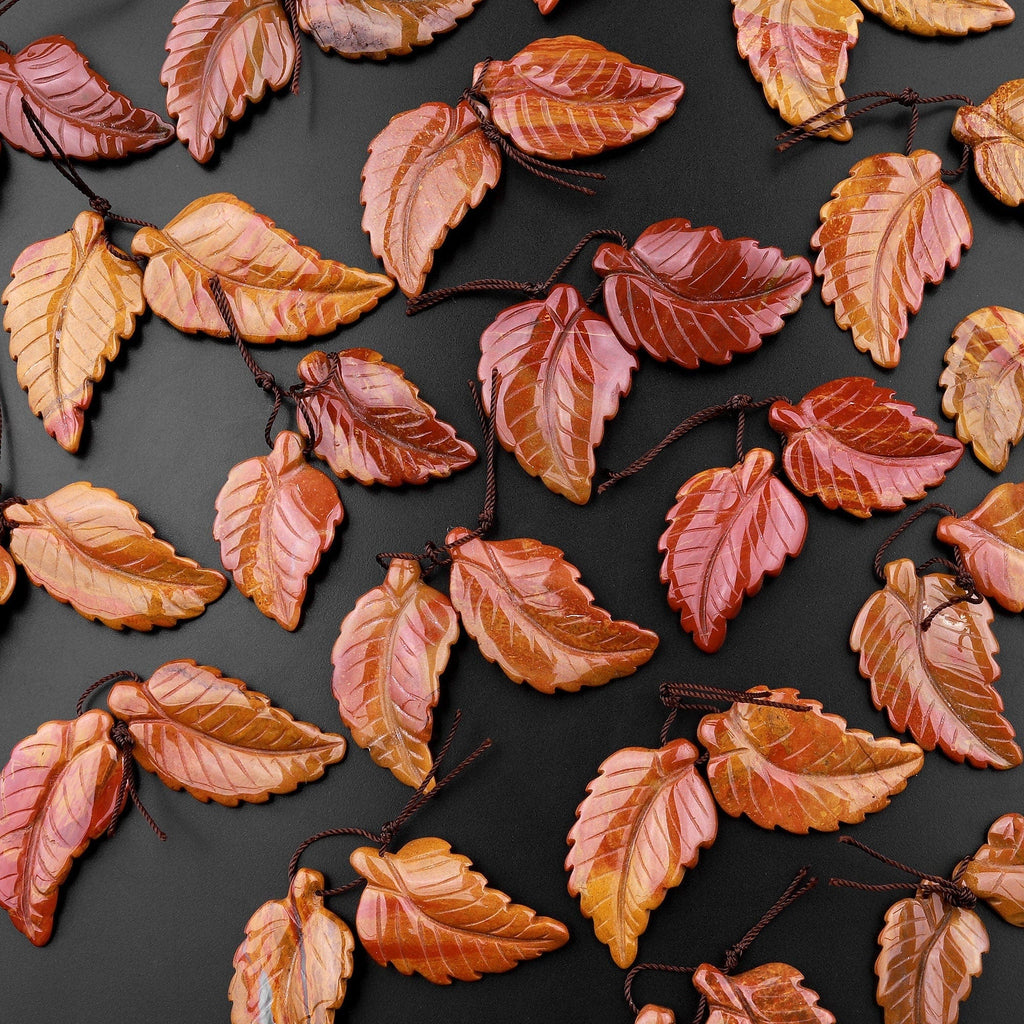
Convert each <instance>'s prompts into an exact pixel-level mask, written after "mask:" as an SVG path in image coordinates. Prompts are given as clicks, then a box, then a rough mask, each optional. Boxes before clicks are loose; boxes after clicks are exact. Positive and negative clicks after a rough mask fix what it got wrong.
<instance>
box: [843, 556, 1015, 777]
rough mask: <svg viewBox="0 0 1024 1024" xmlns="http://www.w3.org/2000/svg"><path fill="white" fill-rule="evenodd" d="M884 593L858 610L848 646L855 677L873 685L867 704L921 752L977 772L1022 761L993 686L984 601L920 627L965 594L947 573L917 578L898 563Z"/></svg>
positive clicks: (992, 641)
mask: <svg viewBox="0 0 1024 1024" xmlns="http://www.w3.org/2000/svg"><path fill="white" fill-rule="evenodd" d="M885 578H886V584H885V589H884V590H879V591H876V592H875V593H874V594H872V595H871V597H870V598H868V601H867V603H866V604H865V605H864V607H863V608H862V609H861V610H860V614H859V615H858V616H857V620H856V622H854V624H853V632H852V633H851V634H850V646H851V647H852V648H853V649H854V650H855V651H859V652H860V673H861V675H862V676H864V678H865V679H870V680H871V699H872V701H873V702H874V705H875V707H876V708H878V709H879V710H882V708H885V710H886V711H887V712H888V714H889V721H890V722H891V723H892V727H893V728H894V729H898V730H899V731H900V732H904V731H909V732H910V735H911V736H913V737H914V739H915V740H916V741H917V743H918V744H919V745H920V746H922V747H924V749H925V750H934V749H935V747H939V748H940V749H941V750H942V751H943V752H944V753H945V754H947V755H948V756H949V757H951V758H952V759H953V760H954V761H957V762H961V761H963V760H964V758H967V760H968V761H969V762H970V763H971V764H972V765H974V766H975V767H976V768H986V767H991V768H1013V767H1014V766H1015V765H1018V764H1020V763H1021V751H1020V747H1018V746H1017V744H1016V743H1014V742H1013V735H1014V732H1013V726H1012V725H1010V723H1009V722H1008V721H1007V720H1006V719H1005V718H1003V716H1002V715H1001V714H1000V712H1001V711H1002V710H1003V700H1002V698H1001V697H1000V696H999V694H998V692H997V691H996V689H995V687H994V686H993V685H992V684H993V683H994V682H995V681H996V680H997V679H998V678H999V666H998V665H997V664H996V659H995V655H996V653H997V652H998V650H999V643H998V641H997V640H996V638H995V635H994V634H993V633H992V629H991V627H990V623H991V622H992V609H991V607H990V606H989V603H988V602H987V601H982V603H981V604H968V603H967V602H966V601H964V602H961V603H958V604H954V605H951V606H950V607H948V608H945V609H943V610H942V611H941V612H939V614H938V615H936V616H935V618H934V619H932V620H931V623H930V624H929V627H928V629H927V630H923V629H922V628H921V623H922V622H923V621H924V620H925V619H926V617H927V616H928V615H929V613H930V612H931V611H932V609H933V608H935V607H937V606H938V605H940V604H945V602H946V601H949V600H952V599H953V598H956V597H961V596H962V595H963V591H962V590H960V588H959V587H958V586H957V585H956V577H955V576H951V575H948V574H946V573H929V574H928V575H926V576H918V575H917V571H916V569H915V568H914V563H913V562H911V561H910V560H909V559H906V558H901V559H898V560H897V561H895V562H889V564H888V565H886V567H885Z"/></svg>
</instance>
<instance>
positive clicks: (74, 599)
mask: <svg viewBox="0 0 1024 1024" xmlns="http://www.w3.org/2000/svg"><path fill="white" fill-rule="evenodd" d="M4 515H5V516H6V518H7V520H8V522H9V523H10V524H11V526H12V527H13V528H14V529H13V530H12V532H11V540H10V550H11V554H12V555H13V556H14V559H15V561H17V562H18V563H19V564H20V565H21V566H22V567H23V568H24V569H25V572H26V573H28V578H29V579H30V580H31V581H32V582H33V583H34V584H35V585H36V586H37V587H44V588H45V589H46V590H47V592H48V593H49V594H50V595H51V597H55V598H56V599H57V600H58V601H60V602H61V603H63V604H70V605H71V607H72V608H74V609H75V611H76V612H78V613H79V614H80V615H84V616H85V618H87V619H99V621H100V622H102V623H103V624H104V625H106V626H110V628H111V629H123V628H124V627H125V626H127V627H129V628H130V629H138V630H142V631H143V632H148V631H149V630H151V629H152V628H153V627H154V626H173V625H174V624H175V623H176V622H178V621H179V620H181V619H191V618H194V617H195V616H196V615H201V614H202V613H203V611H204V610H205V608H206V606H207V605H208V604H210V603H211V602H212V601H216V600H217V598H218V597H220V595H221V594H223V593H224V588H225V587H226V586H227V580H226V579H225V578H224V577H223V576H222V575H221V574H220V573H219V572H217V571H215V570H214V569H204V568H202V566H200V565H199V564H198V563H197V562H194V561H193V560H192V559H191V558H185V557H184V556H183V555H179V554H176V553H175V551H174V548H172V547H171V545H170V544H168V543H167V541H164V540H160V538H159V537H157V536H155V531H154V529H153V527H152V526H150V525H149V524H148V523H145V522H143V521H142V520H141V519H140V518H139V513H138V510H137V509H136V508H135V507H134V506H133V505H129V504H128V502H127V501H122V500H121V499H120V498H119V497H118V496H117V495H116V494H115V493H114V492H113V491H110V490H107V489H106V488H104V487H93V486H92V484H90V483H88V482H86V481H79V482H78V483H73V484H68V485H67V486H66V487H62V488H61V489H60V490H59V491H55V492H54V493H53V494H51V495H50V496H49V497H47V498H38V499H35V500H34V501H27V502H25V504H23V505H11V506H9V507H8V508H7V509H6V511H5V512H4Z"/></svg>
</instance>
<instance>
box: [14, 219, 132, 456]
mask: <svg viewBox="0 0 1024 1024" xmlns="http://www.w3.org/2000/svg"><path fill="white" fill-rule="evenodd" d="M11 276H12V277H13V278H14V280H13V281H12V282H11V283H10V284H9V285H8V286H7V288H6V289H4V293H3V301H4V302H5V303H6V304H7V311H6V312H5V313H4V327H5V328H7V330H9V331H10V332H11V358H12V359H15V360H17V363H18V383H19V384H21V386H22V387H23V388H24V389H25V390H26V391H27V392H28V404H29V407H30V408H31V409H32V411H33V412H34V413H35V414H36V415H37V416H41V417H42V418H43V426H44V427H45V428H46V432H47V433H48V434H49V435H50V436H51V437H52V438H54V439H55V440H56V441H57V443H58V444H60V445H61V447H62V448H65V449H67V451H69V452H76V451H78V445H79V442H80V441H81V438H82V426H83V423H84V420H85V415H84V414H85V410H86V409H87V408H88V407H89V403H90V402H91V401H92V385H93V382H94V381H98V380H99V379H100V378H101V377H102V376H103V371H104V369H105V368H106V364H107V361H108V360H110V359H114V358H116V357H117V353H118V351H119V349H120V347H121V339H122V338H130V337H131V336H132V333H133V332H134V330H135V317H136V316H138V315H140V314H141V313H143V312H144V311H145V309H146V304H145V302H144V301H143V298H142V271H141V270H140V269H139V268H138V267H137V266H136V265H135V263H133V262H132V261H131V260H126V259H123V258H119V257H117V256H115V255H114V254H113V253H112V252H111V251H110V250H109V249H108V248H107V235H106V231H105V230H104V223H103V218H102V217H101V216H100V215H99V214H98V213H94V212H93V211H91V210H87V211H85V212H84V213H80V214H79V215H78V216H77V217H76V218H75V223H74V226H73V227H72V228H71V230H70V231H66V232H65V233H64V234H62V235H58V236H57V237H56V238H47V239H44V240H43V241H41V242H36V243H35V244H34V245H30V246H29V247H28V248H27V249H25V250H24V252H22V254H21V255H20V256H19V257H18V258H17V260H15V262H14V266H13V267H12V268H11Z"/></svg>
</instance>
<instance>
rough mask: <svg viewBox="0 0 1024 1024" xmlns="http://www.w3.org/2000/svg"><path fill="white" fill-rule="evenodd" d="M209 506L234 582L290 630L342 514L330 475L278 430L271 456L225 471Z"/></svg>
mask: <svg viewBox="0 0 1024 1024" xmlns="http://www.w3.org/2000/svg"><path fill="white" fill-rule="evenodd" d="M216 505H217V518H216V519H214V521H213V536H214V539H215V540H218V541H220V558H221V561H222V562H223V563H224V568H225V569H227V570H228V571H229V572H231V573H233V575H234V579H235V586H237V587H238V589H239V590H240V591H241V592H242V593H243V594H245V596H246V597H251V598H252V599H253V600H254V601H255V602H256V607H257V608H259V610H260V611H261V612H263V614H264V615H267V616H269V617H270V618H272V619H276V620H277V622H279V623H280V624H281V625H282V626H284V628H285V629H289V630H291V629H295V628H296V627H297V626H298V624H299V616H300V615H301V614H302V602H303V600H304V599H305V596H306V580H307V579H308V577H309V575H310V573H312V572H313V570H314V569H315V568H316V567H317V564H318V563H319V561H320V555H321V554H323V553H324V552H325V551H327V550H328V548H330V546H331V542H332V541H333V540H334V529H335V527H336V526H337V525H338V523H340V522H341V520H342V517H343V516H344V514H345V511H344V509H343V508H342V505H341V499H340V498H339V497H338V490H337V488H336V487H335V486H334V484H333V483H331V478H330V477H329V476H328V475H327V474H326V473H321V472H320V470H319V469H314V467H312V466H311V465H309V463H308V462H306V457H305V455H304V454H303V451H302V439H301V438H300V437H299V436H298V434H293V433H292V432H291V431H288V430H282V431H281V433H280V434H278V435H277V437H276V438H275V440H274V450H273V451H272V452H271V453H270V455H261V456H258V457H257V458H254V459H246V461H245V462H240V463H239V464H238V465H237V466H235V467H234V468H233V469H232V470H231V472H230V473H229V474H228V480H227V483H226V484H225V485H224V486H223V487H222V488H221V490H220V493H219V494H218V495H217V502H216Z"/></svg>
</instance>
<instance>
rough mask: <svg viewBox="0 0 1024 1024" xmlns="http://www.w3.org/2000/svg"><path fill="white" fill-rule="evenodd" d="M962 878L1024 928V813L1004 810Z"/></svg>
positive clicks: (968, 885)
mask: <svg viewBox="0 0 1024 1024" xmlns="http://www.w3.org/2000/svg"><path fill="white" fill-rule="evenodd" d="M963 880H964V884H965V885H966V886H967V888H968V889H970V890H971V892H973V893H974V895H975V896H978V897H979V898H980V899H983V900H984V901H985V902H986V903H987V904H988V905H989V906H990V907H991V908H992V909H993V910H994V911H995V912H996V913H997V914H999V916H1000V917H1002V918H1003V919H1004V920H1005V921H1009V923H1010V924H1012V925H1016V926H1017V927H1018V928H1024V814H1018V813H1017V812H1013V813H1011V814H1004V815H1003V816H1002V817H1001V818H999V819H998V820H997V821H995V822H994V823H993V824H992V827H991V828H990V829H989V830H988V841H987V842H986V843H985V844H984V845H983V846H982V847H981V849H980V850H978V852H977V853H976V854H975V855H974V856H973V857H972V858H971V861H970V863H969V864H968V865H967V870H966V871H965V872H964V879H963Z"/></svg>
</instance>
